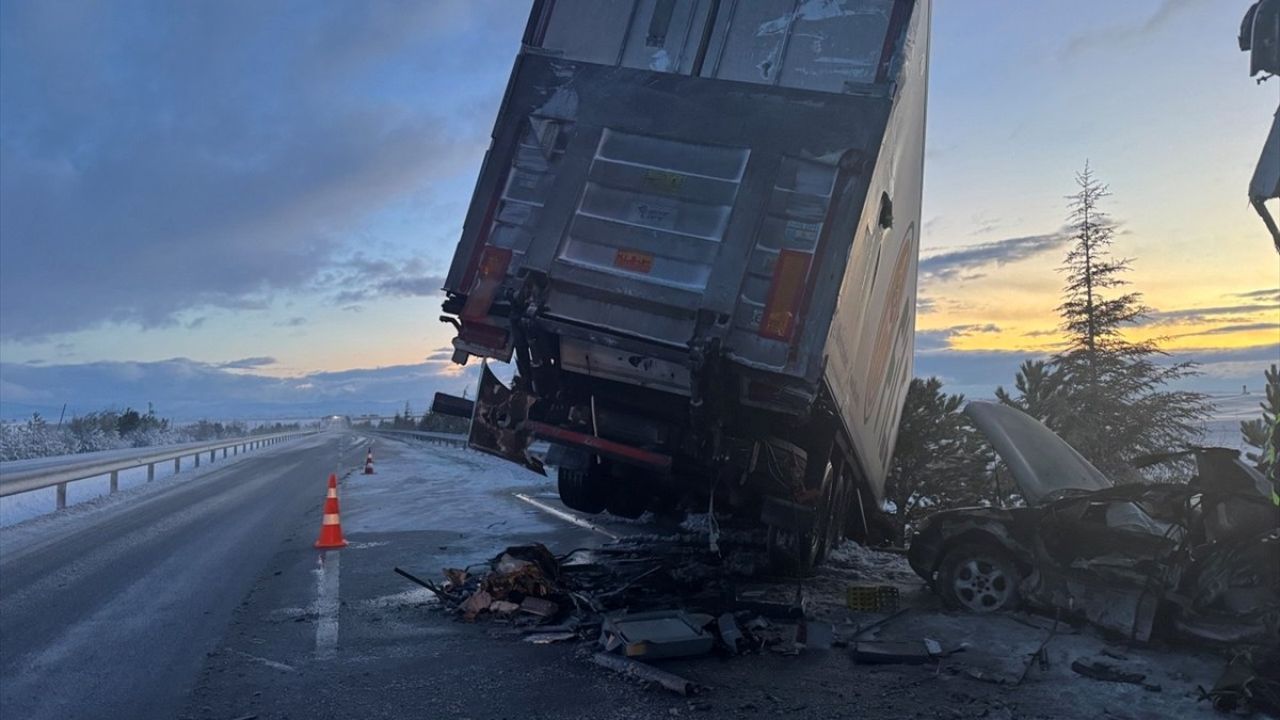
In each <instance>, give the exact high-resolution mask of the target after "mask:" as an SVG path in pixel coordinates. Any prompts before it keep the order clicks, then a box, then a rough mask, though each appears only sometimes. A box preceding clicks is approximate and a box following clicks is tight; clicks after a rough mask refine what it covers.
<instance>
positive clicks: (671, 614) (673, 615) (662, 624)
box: [600, 610, 714, 659]
mask: <svg viewBox="0 0 1280 720" xmlns="http://www.w3.org/2000/svg"><path fill="white" fill-rule="evenodd" d="M713 643H714V640H713V639H712V637H711V636H710V635H709V634H707V633H706V632H705V631H703V629H702V628H701V627H698V626H697V625H695V624H694V622H693V621H692V620H690V619H689V616H688V615H686V614H685V613H684V612H682V611H680V610H658V611H655V612H646V613H635V614H632V615H620V616H614V617H606V618H605V619H604V622H603V624H602V625H601V627H600V645H601V647H603V648H604V649H605V651H607V652H621V653H622V654H624V655H626V656H627V657H646V658H651V659H656V658H667V657H687V656H690V655H703V654H706V653H708V652H710V651H711V646H712V644H713Z"/></svg>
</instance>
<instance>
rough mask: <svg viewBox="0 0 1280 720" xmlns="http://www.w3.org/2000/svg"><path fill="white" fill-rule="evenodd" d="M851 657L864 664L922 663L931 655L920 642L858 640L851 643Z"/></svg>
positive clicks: (931, 656)
mask: <svg viewBox="0 0 1280 720" xmlns="http://www.w3.org/2000/svg"><path fill="white" fill-rule="evenodd" d="M853 659H854V660H855V661H857V662H859V663H862V664H864V665H923V664H924V663H927V662H929V661H930V660H932V659H933V655H932V654H930V653H929V649H928V648H926V647H925V645H924V643H922V642H904V641H897V640H860V641H858V642H856V643H854V645H853Z"/></svg>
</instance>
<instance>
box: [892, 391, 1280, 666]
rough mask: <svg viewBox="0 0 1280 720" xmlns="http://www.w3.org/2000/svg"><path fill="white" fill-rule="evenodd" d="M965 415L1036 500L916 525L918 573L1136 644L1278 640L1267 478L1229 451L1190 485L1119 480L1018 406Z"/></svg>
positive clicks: (1278, 549) (1279, 580)
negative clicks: (1163, 638) (1081, 621)
mask: <svg viewBox="0 0 1280 720" xmlns="http://www.w3.org/2000/svg"><path fill="white" fill-rule="evenodd" d="M965 412H966V413H967V414H968V415H969V416H970V417H971V418H973V420H974V422H975V424H976V425H977V426H978V427H979V429H980V430H982V431H983V432H984V434H986V435H987V436H988V437H989V439H990V440H991V442H992V444H993V445H994V446H995V447H996V449H997V451H998V452H999V453H1000V455H1001V458H1002V459H1004V460H1005V461H1006V462H1007V463H1008V464H1009V466H1010V469H1011V474H1012V475H1013V476H1014V479H1015V481H1016V482H1017V484H1018V487H1019V488H1020V490H1021V491H1022V495H1023V497H1024V498H1025V499H1026V501H1027V506H1026V507H1011V508H997V507H980V508H958V509H953V510H946V511H943V512H939V513H935V514H933V515H931V516H928V517H926V518H925V519H924V520H922V521H921V522H919V523H918V524H917V526H916V529H915V530H916V531H915V534H914V535H913V537H912V541H911V546H910V548H909V550H908V553H907V558H908V561H909V562H910V564H911V567H912V569H913V570H915V571H916V573H917V574H919V575H920V576H921V577H922V578H924V579H925V580H926V581H927V582H929V583H930V584H931V585H932V587H933V589H934V590H935V591H936V592H938V593H939V594H940V595H942V597H943V599H944V600H946V601H948V603H949V604H952V605H954V606H957V607H964V608H966V609H969V610H973V611H978V612H981V611H983V610H984V609H991V610H995V609H1004V608H1009V607H1013V606H1014V605H1015V604H1016V603H1017V602H1018V601H1019V600H1021V601H1024V602H1026V603H1028V604H1029V605H1031V606H1033V607H1037V608H1048V609H1058V610H1061V611H1063V612H1067V613H1069V614H1072V615H1075V616H1079V617H1084V618H1085V619H1087V620H1088V621H1090V622H1091V623H1093V624H1095V625H1098V626H1100V627H1103V628H1106V629H1109V630H1113V631H1115V632H1118V633H1121V634H1122V635H1124V636H1125V637H1127V638H1130V639H1133V640H1136V641H1140V642H1142V641H1146V640H1148V639H1149V638H1150V637H1151V636H1152V635H1153V633H1155V632H1156V631H1157V630H1159V629H1167V630H1168V631H1169V632H1171V633H1173V634H1175V635H1180V636H1182V637H1189V638H1197V639H1200V640H1206V641H1212V642H1218V643H1224V644H1232V643H1258V642H1275V640H1276V638H1277V637H1280V513H1276V512H1275V508H1274V506H1273V505H1271V502H1270V500H1269V496H1268V494H1267V492H1266V491H1267V489H1268V488H1267V486H1266V483H1265V479H1264V478H1262V477H1261V475H1260V474H1259V473H1258V472H1257V471H1256V470H1255V469H1253V468H1251V467H1250V466H1249V465H1248V464H1246V463H1245V462H1243V460H1242V459H1241V458H1240V457H1239V453H1238V451H1235V450H1229V449H1224V448H1190V449H1185V450H1178V451H1174V452H1170V453H1162V454H1158V455H1153V456H1148V457H1146V458H1142V459H1141V460H1140V461H1139V462H1140V463H1143V464H1150V463H1153V462H1159V461H1163V460H1168V459H1177V458H1181V457H1187V456H1189V457H1192V458H1194V460H1195V465H1196V470H1197V474H1196V475H1194V476H1192V477H1190V478H1188V479H1187V482H1185V483H1182V484H1175V483H1156V484H1140V483H1130V484H1124V485H1114V486H1113V485H1112V484H1111V482H1110V481H1109V480H1108V479H1106V478H1105V477H1103V476H1102V474H1101V473H1100V472H1098V471H1097V470H1096V469H1095V468H1094V467H1093V466H1092V465H1091V464H1089V463H1088V461H1086V460H1085V459H1084V458H1083V457H1081V456H1079V454H1078V453H1076V452H1075V451H1074V450H1073V449H1071V448H1070V446H1068V445H1067V444H1066V443H1065V442H1064V441H1062V439H1061V438H1059V437H1058V436H1057V435H1055V434H1054V433H1053V432H1052V431H1050V430H1049V429H1048V428H1046V427H1044V426H1043V425H1041V424H1040V423H1039V422H1037V421H1036V420H1034V419H1032V418H1030V417H1029V416H1026V415H1024V414H1022V413H1021V412H1020V411H1018V410H1015V409H1013V408H1009V407H1003V406H995V405H992V404H990V403H978V402H972V403H970V404H969V406H968V407H966V409H965Z"/></svg>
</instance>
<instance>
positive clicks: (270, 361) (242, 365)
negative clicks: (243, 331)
mask: <svg viewBox="0 0 1280 720" xmlns="http://www.w3.org/2000/svg"><path fill="white" fill-rule="evenodd" d="M275 364H276V359H275V358H273V357H265V356H264V357H248V358H241V359H240V360H232V361H231V362H224V363H217V364H215V365H214V367H218V368H222V369H224V370H246V369H249V368H259V367H266V366H267V365H275Z"/></svg>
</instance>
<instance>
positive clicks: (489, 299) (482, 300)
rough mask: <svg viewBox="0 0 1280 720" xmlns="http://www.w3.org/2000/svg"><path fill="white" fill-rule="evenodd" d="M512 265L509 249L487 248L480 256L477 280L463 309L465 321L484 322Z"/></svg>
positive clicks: (468, 294)
mask: <svg viewBox="0 0 1280 720" xmlns="http://www.w3.org/2000/svg"><path fill="white" fill-rule="evenodd" d="M510 265H511V250H510V249H508V248H499V247H493V246H492V245H489V246H486V247H485V249H484V254H483V255H481V256H480V265H479V266H478V267H477V268H476V279H475V282H473V283H472V284H471V292H469V293H467V304H466V305H464V306H463V307H462V319H463V320H472V321H475V320H483V319H484V318H486V317H487V316H488V315H489V308H490V307H491V306H492V305H493V300H494V298H495V296H497V294H498V288H500V287H502V281H503V279H504V278H506V276H507V267H508V266H510Z"/></svg>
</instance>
